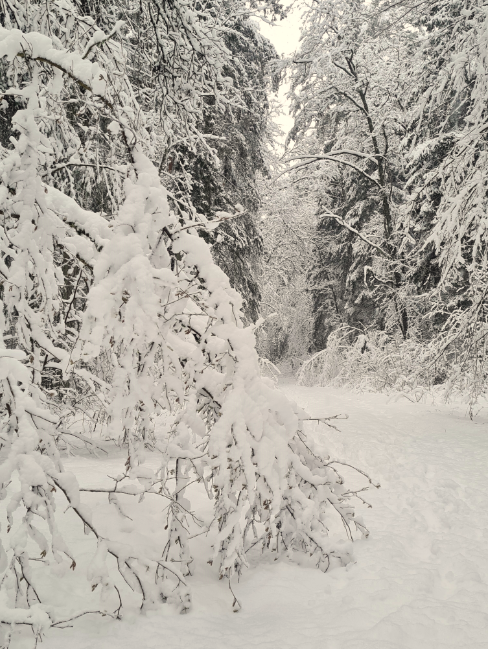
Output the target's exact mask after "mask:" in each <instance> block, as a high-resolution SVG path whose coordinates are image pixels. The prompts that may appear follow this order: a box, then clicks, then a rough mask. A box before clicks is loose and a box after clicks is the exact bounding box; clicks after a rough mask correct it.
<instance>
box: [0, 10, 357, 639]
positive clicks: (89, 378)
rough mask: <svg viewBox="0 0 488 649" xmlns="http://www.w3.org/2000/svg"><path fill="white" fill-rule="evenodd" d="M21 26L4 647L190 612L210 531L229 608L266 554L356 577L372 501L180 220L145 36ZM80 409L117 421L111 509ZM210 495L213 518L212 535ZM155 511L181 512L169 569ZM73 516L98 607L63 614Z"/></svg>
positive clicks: (191, 223)
mask: <svg viewBox="0 0 488 649" xmlns="http://www.w3.org/2000/svg"><path fill="white" fill-rule="evenodd" d="M0 6H1V8H2V12H3V24H4V25H5V26H4V27H2V28H1V29H0V60H1V82H2V101H3V104H2V106H3V109H4V111H5V113H4V114H5V116H6V119H8V120H9V123H10V127H11V131H12V136H11V137H10V138H9V139H8V141H6V142H4V143H2V148H1V155H0V174H1V178H2V186H1V188H0V215H1V221H2V223H1V229H0V245H1V259H0V275H1V280H2V292H1V306H2V308H1V311H0V316H1V322H2V331H1V333H2V342H1V348H0V380H1V385H2V388H1V404H2V423H1V433H0V452H1V457H2V463H1V465H0V488H1V491H0V493H1V495H2V498H3V499H4V500H3V505H2V510H1V519H0V525H1V529H0V593H1V598H0V622H1V628H2V632H3V633H4V635H5V636H6V639H5V643H6V644H7V645H8V644H9V641H10V639H11V637H12V634H14V633H15V626H16V625H23V626H25V627H27V628H30V629H31V630H32V632H33V634H34V638H35V639H36V640H37V639H38V638H39V637H40V636H41V635H42V633H43V632H45V631H46V629H47V628H49V627H51V626H62V625H63V624H65V623H66V622H67V621H68V620H72V619H75V618H78V617H80V616H81V615H85V614H88V613H101V614H103V615H110V616H113V617H118V616H120V615H121V614H122V612H123V609H124V605H125V602H126V597H127V593H129V594H131V592H132V594H131V595H130V596H131V597H133V593H135V594H136V595H137V596H138V598H139V604H140V606H141V608H148V607H153V606H156V605H158V603H159V602H160V601H169V602H173V603H174V605H175V606H177V608H178V609H179V610H180V611H182V612H183V611H186V610H188V608H189V607H190V605H191V593H190V589H189V576H190V574H191V564H192V561H193V559H192V552H193V550H192V548H193V544H194V543H197V542H198V541H197V540H195V541H194V540H193V538H190V536H192V537H194V538H195V539H198V538H199V536H198V535H199V534H200V535H201V534H203V533H206V532H208V531H210V532H211V534H213V537H212V538H213V540H214V544H213V556H212V558H211V559H210V562H211V563H213V565H214V567H215V570H216V573H217V575H218V576H219V577H220V578H221V579H225V580H228V583H229V587H230V584H231V578H232V576H233V575H235V574H237V575H240V574H241V572H242V570H243V568H244V567H245V566H247V565H248V558H247V557H248V556H249V555H248V553H249V552H250V551H252V549H253V548H256V549H261V550H262V551H270V552H275V553H276V554H277V555H278V554H286V555H287V556H290V557H292V556H293V555H294V554H295V553H296V552H302V553H306V554H307V555H309V556H310V557H312V560H313V561H314V563H315V564H316V565H317V566H318V567H320V568H322V569H324V570H326V569H327V568H328V567H329V565H330V563H331V562H334V561H337V562H341V563H345V562H347V561H348V560H349V556H350V548H349V546H348V545H347V544H342V545H340V544H337V543H336V541H335V538H336V536H335V534H332V532H334V533H335V531H336V524H338V525H339V528H341V529H342V530H343V532H344V534H345V535H346V537H347V539H349V540H352V539H353V536H354V534H355V530H358V531H359V532H360V533H361V534H366V533H367V531H366V528H365V527H364V525H363V523H362V521H361V519H360V518H359V517H357V516H355V514H354V510H353V508H352V507H351V504H350V501H351V499H352V498H354V497H355V495H356V494H355V492H354V490H350V489H347V488H346V487H345V486H344V484H343V479H342V478H341V476H340V475H339V473H338V471H337V462H336V461H334V460H332V459H330V458H327V457H322V456H321V455H320V453H319V452H318V451H317V450H316V449H315V447H314V443H313V441H312V440H311V439H309V438H308V437H307V435H306V433H305V432H304V430H303V426H302V422H303V420H304V419H307V416H306V414H305V413H304V412H302V411H301V410H299V409H298V408H297V407H295V406H294V405H293V404H291V403H289V402H288V401H287V400H286V399H285V397H284V396H283V395H282V394H281V392H279V391H278V390H276V389H275V388H274V387H272V385H271V384H269V383H268V382H267V381H266V380H265V379H263V378H261V376H260V374H259V364H258V357H257V354H256V351H255V348H254V345H255V341H254V335H253V333H252V329H251V328H244V327H243V325H242V322H241V307H242V300H241V298H240V296H239V295H238V294H237V293H236V292H235V291H234V290H233V289H232V288H231V287H230V285H229V281H228V279H227V277H226V276H225V274H224V273H223V272H222V271H221V270H220V269H219V268H218V267H217V266H216V265H215V264H214V262H213V260H212V257H211V254H210V249H209V247H208V245H207V244H206V243H205V241H204V240H203V239H202V238H200V237H199V236H198V233H197V230H198V229H199V228H204V227H206V226H207V223H206V220H205V218H204V217H198V215H195V214H192V220H190V219H189V218H188V219H187V220H185V215H184V214H182V213H181V212H180V213H178V215H176V214H175V213H174V212H173V211H172V210H171V209H170V206H169V203H168V196H167V192H166V190H165V189H164V187H163V186H162V184H161V181H160V176H159V172H158V167H157V166H156V165H155V164H154V163H153V161H152V160H151V156H152V155H153V151H154V148H153V144H154V139H155V138H156V137H157V131H156V129H153V128H152V125H153V124H154V122H153V121H152V120H151V114H150V112H149V113H148V114H146V112H145V109H144V106H143V105H141V104H140V103H139V101H138V92H137V91H136V89H135V88H134V85H133V83H132V81H131V78H130V74H129V72H130V68H131V60H130V51H131V50H130V47H129V45H128V40H129V44H130V31H129V32H127V31H126V27H125V26H124V24H123V23H122V22H121V21H119V20H115V17H113V23H112V24H111V25H110V24H109V25H108V27H107V25H106V24H104V30H105V31H102V30H100V29H99V28H98V27H97V25H96V23H95V22H94V20H93V19H92V18H90V17H87V16H86V15H80V14H79V13H78V10H77V5H76V4H71V3H70V2H66V1H64V2H56V1H54V0H52V1H51V0H48V1H47V2H43V3H42V4H37V3H35V2H31V3H29V2H27V3H26V2H18V3H17V2H15V1H14V0H13V1H12V2H9V3H7V4H4V3H3V2H2V3H1V4H0ZM182 6H183V5H182ZM184 11H185V12H189V13H188V14H187V13H185V16H187V18H188V20H187V23H186V24H187V26H188V28H189V29H194V30H195V39H197V37H198V35H199V34H200V36H201V32H200V31H199V21H200V20H203V19H205V21H206V22H205V27H206V28H208V27H209V25H210V23H209V22H208V21H211V20H216V18H215V16H214V15H211V16H210V17H209V16H203V18H202V15H200V14H198V12H195V13H194V14H192V15H190V14H191V12H192V11H193V10H192V9H191V8H190V6H189V5H184ZM109 17H110V16H109ZM106 18H107V16H106ZM107 20H108V18H107ZM217 27H218V25H215V28H217ZM213 33H217V32H216V31H214V32H213ZM205 47H206V41H205V39H203V40H202V42H201V47H200V50H201V52H202V55H205ZM197 50H198V47H197ZM220 82H222V83H223V80H222V79H220ZM219 87H220V86H219V78H217V77H216V81H215V89H216V91H217V90H218V89H219ZM189 101H190V102H192V101H194V97H190V98H189ZM150 127H151V128H150ZM150 131H151V132H150ZM61 167H62V168H63V170H64V172H65V171H66V170H67V169H68V170H69V173H64V172H63V173H62V174H61V176H58V175H57V173H56V172H57V171H58V170H60V168H61ZM94 170H95V172H96V173H95V175H94V173H93V171H94ZM100 177H103V178H105V192H106V197H108V198H106V201H105V203H104V205H105V209H101V210H100V211H98V212H95V211H92V210H90V209H88V208H87V206H86V204H87V203H88V202H89V201H88V194H89V192H90V191H91V189H92V188H93V187H94V183H95V182H98V181H99V178H100ZM108 206H110V211H108V209H107V207H108ZM76 409H78V412H79V411H80V410H83V412H84V413H85V414H86V415H87V416H90V415H91V414H93V412H94V411H95V409H98V411H103V413H104V417H105V421H107V422H108V423H107V430H108V436H109V437H110V438H113V439H115V440H116V441H117V442H118V443H119V444H120V445H121V446H122V448H124V449H126V451H127V456H126V460H125V463H124V464H123V466H121V472H120V473H119V474H118V475H117V476H116V477H113V478H112V481H113V484H112V486H111V487H110V488H90V487H88V486H84V485H83V484H81V485H80V483H81V482H82V480H83V475H74V474H73V473H71V472H69V471H67V470H65V468H64V462H63V459H62V457H61V455H62V449H63V448H65V447H66V446H68V448H69V447H70V440H71V439H72V438H73V437H74V438H77V439H78V440H82V441H83V442H85V443H86V444H88V445H90V444H92V445H93V444H94V441H93V438H88V437H86V436H85V435H84V434H83V432H82V431H81V432H80V431H78V430H77V429H76V426H75V425H74V420H73V417H72V415H73V411H74V410H75V411H76ZM161 421H163V422H164V425H161ZM148 453H150V455H151V461H150V462H148V463H147V464H145V463H144V462H145V456H146V455H147V454H148ZM198 491H202V492H203V494H206V495H207V496H208V498H210V499H211V501H212V507H213V514H212V518H211V519H210V520H209V519H208V516H206V515H205V512H204V511H200V509H199V507H200V506H198V507H197V506H196V505H195V503H197V504H198V503H201V499H200V498H199V497H196V496H195V493H196V492H198ZM86 492H92V496H93V494H99V497H100V498H102V497H103V498H108V502H109V505H110V507H111V508H113V511H114V513H115V515H116V516H120V517H121V519H124V520H125V519H127V518H128V517H127V515H126V514H125V513H124V506H123V505H122V499H123V497H124V498H127V499H134V498H136V499H137V501H138V502H139V503H141V504H140V505H137V507H136V509H137V510H138V514H137V523H135V522H132V524H131V525H130V526H129V527H128V528H127V529H126V530H125V532H124V534H123V535H121V534H119V533H118V532H117V529H116V528H114V527H113V526H111V525H108V524H106V522H104V521H103V520H102V519H101V518H100V517H97V513H96V511H94V510H93V507H90V505H89V504H88V503H89V502H92V501H89V500H88V499H87V496H88V494H87V493H86ZM149 498H153V499H161V500H162V501H164V514H160V525H159V526H158V528H157V534H156V536H157V549H156V550H155V549H154V544H152V545H151V543H149V537H150V536H151V537H153V536H154V531H153V527H152V522H151V521H150V518H151V517H149V518H145V516H146V514H145V510H144V509H143V507H144V506H143V504H142V501H143V500H144V499H149ZM124 502H125V501H124ZM66 516H70V517H71V519H70V520H71V521H73V520H74V521H76V522H75V523H73V525H75V529H77V530H78V531H79V534H80V537H81V536H82V534H83V532H84V533H86V534H87V535H88V536H89V538H90V539H92V541H93V543H92V545H91V551H92V554H93V557H92V560H91V562H90V563H89V565H88V568H87V573H86V574H87V577H88V580H89V583H90V584H91V590H92V591H93V595H92V597H93V598H97V601H95V603H92V604H91V605H88V606H87V607H85V605H83V606H81V605H79V604H78V602H77V601H75V599H73V601H64V602H62V603H60V602H59V601H56V598H55V593H56V583H57V582H56V580H60V579H61V578H62V577H61V575H62V574H63V570H62V568H63V566H65V567H69V568H71V569H72V570H79V569H80V568H79V567H78V568H77V555H76V542H72V543H71V544H70V543H68V542H67V541H66V540H65V536H66V535H65V534H64V530H65V529H66V523H65V517H66ZM134 520H135V519H134ZM151 520H152V519H151ZM124 529H125V528H124ZM127 530H128V531H127ZM191 530H195V533H190V531H191ZM69 536H70V538H71V539H73V538H76V535H75V534H73V532H72V530H71V528H70V535H69ZM72 546H73V547H72ZM98 586H100V588H99V589H98V590H97V592H96V593H95V592H94V591H95V590H96V589H97V587H98ZM97 593H100V596H98V594H97ZM238 607H239V603H238V602H237V600H236V599H235V598H234V608H236V609H237V608H238Z"/></svg>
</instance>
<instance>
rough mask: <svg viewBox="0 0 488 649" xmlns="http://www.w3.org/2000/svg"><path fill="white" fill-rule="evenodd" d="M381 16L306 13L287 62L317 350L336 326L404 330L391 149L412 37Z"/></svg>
mask: <svg viewBox="0 0 488 649" xmlns="http://www.w3.org/2000/svg"><path fill="white" fill-rule="evenodd" d="M382 9H383V3H380V2H373V3H364V2H361V1H357V2H343V3H341V2H339V3H337V2H328V1H327V0H322V1H320V2H317V3H313V4H311V5H310V6H309V7H307V10H306V12H305V14H304V21H303V35H302V40H301V45H300V49H299V51H298V52H296V54H295V55H294V57H293V59H292V60H291V61H290V65H291V66H292V93H291V99H292V108H293V111H294V113H295V125H294V128H293V129H292V131H291V133H290V135H289V140H290V141H295V146H294V147H293V149H291V151H290V153H289V156H288V157H289V160H290V161H291V162H293V163H294V164H293V165H292V166H291V167H290V173H292V174H294V182H299V181H300V179H301V182H302V183H303V184H304V185H306V186H308V187H310V188H311V189H312V191H315V193H316V200H317V205H318V208H317V211H318V214H319V219H318V229H317V247H316V254H315V260H314V266H313V268H312V269H311V281H312V283H313V288H312V290H314V298H313V299H314V312H315V313H316V322H315V325H314V331H315V333H314V339H315V344H316V345H317V347H319V348H320V347H321V346H323V344H324V342H325V340H326V337H327V335H328V333H329V332H330V330H331V329H332V328H334V326H337V324H338V322H339V321H342V322H344V323H348V324H351V325H355V326H359V325H360V324H361V323H362V324H363V325H364V324H369V323H373V322H376V323H377V325H378V326H382V327H385V326H387V327H388V328H389V329H390V330H394V329H399V330H400V331H401V334H402V336H403V337H404V338H406V336H407V334H408V329H409V318H408V312H407V308H406V302H405V297H406V289H405V284H406V281H405V262H404V259H403V253H402V250H401V239H400V238H399V230H400V229H401V218H400V217H401V203H402V201H403V190H402V188H403V184H404V174H403V163H402V155H401V149H400V141H401V138H402V136H403V134H404V131H405V123H406V115H405V106H404V93H405V89H406V87H407V85H408V82H409V74H410V70H409V63H408V62H409V58H410V56H411V52H412V48H413V45H414V43H415V34H414V33H412V32H409V31H408V30H406V29H405V28H404V26H403V24H402V23H401V22H400V23H398V20H397V19H399V15H400V14H401V7H398V6H397V7H396V9H392V12H393V14H394V15H393V16H392V15H391V14H389V13H386V14H385V13H384V12H383V11H382ZM395 12H397V13H395ZM328 314H329V316H330V317H329V316H328Z"/></svg>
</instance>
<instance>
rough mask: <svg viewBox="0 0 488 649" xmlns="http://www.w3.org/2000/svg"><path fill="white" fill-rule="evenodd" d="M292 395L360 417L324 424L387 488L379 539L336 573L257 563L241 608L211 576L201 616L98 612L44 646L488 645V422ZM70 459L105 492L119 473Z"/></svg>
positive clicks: (321, 409) (374, 515) (452, 412)
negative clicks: (106, 479) (118, 616)
mask: <svg viewBox="0 0 488 649" xmlns="http://www.w3.org/2000/svg"><path fill="white" fill-rule="evenodd" d="M284 389H285V391H286V392H287V394H289V396H290V397H292V398H294V399H295V400H296V401H298V402H299V403H300V405H302V406H304V407H305V408H306V409H307V410H308V412H309V413H310V414H311V415H312V416H318V417H320V416H328V415H333V414H336V413H347V414H348V415H349V419H348V420H347V421H341V422H339V427H340V429H341V432H337V431H335V430H333V429H327V430H324V429H323V426H322V427H321V435H323V436H324V441H325V442H326V445H327V447H328V449H329V452H330V453H331V454H332V455H334V456H335V457H337V458H342V459H345V460H347V461H350V462H352V463H353V464H355V465H356V466H358V467H361V468H363V469H364V470H366V471H368V472H369V473H370V474H371V475H372V477H374V479H375V480H377V481H379V482H380V483H381V489H379V490H374V491H370V492H367V494H366V496H365V497H366V499H367V500H369V502H371V504H372V505H373V509H366V508H365V507H364V506H361V507H360V509H361V514H362V515H363V516H364V518H365V521H366V523H367V525H368V527H369V529H370V532H371V536H370V538H369V539H368V540H366V541H361V542H358V543H356V544H355V546H354V548H355V563H353V564H350V565H349V566H348V567H347V568H337V569H334V570H332V571H331V572H330V573H327V574H323V573H321V572H319V571H318V570H313V569H310V568H303V567H299V566H294V565H290V564H288V563H286V562H283V563H282V562H277V563H272V562H266V563H264V564H261V565H259V566H257V567H254V568H252V569H251V570H249V571H247V572H246V574H245V576H244V577H243V579H242V580H241V582H240V584H237V585H236V587H235V591H236V595H237V596H238V598H239V599H240V601H241V603H242V606H243V608H242V610H241V611H240V612H239V613H237V614H236V613H233V612H232V610H231V603H232V598H231V596H230V593H229V591H228V589H227V588H226V587H225V584H223V583H222V582H218V581H216V580H215V579H214V577H213V576H212V573H211V569H210V567H208V570H207V571H205V569H203V568H201V569H200V572H197V574H195V576H194V577H193V578H192V580H191V581H192V591H193V610H192V611H191V612H190V613H189V614H188V615H186V616H179V615H176V614H175V613H174V612H173V611H172V610H171V609H170V607H168V606H162V607H161V610H160V611H156V612H150V613H148V614H147V615H145V616H136V615H133V616H131V615H129V617H128V618H126V619H124V620H123V621H121V622H115V621H111V620H108V619H106V618H97V617H95V616H90V619H89V618H84V619H82V620H80V621H78V622H76V623H75V626H74V627H73V628H70V629H64V630H51V631H50V632H49V634H48V637H47V638H46V639H45V641H44V643H43V647H44V649H65V648H66V647H69V648H70V649H82V648H88V647H94V648H96V649H106V648H108V647H110V648H111V647H114V648H116V649H129V648H130V649H134V648H136V649H139V648H140V649H150V648H152V647H158V649H159V648H164V649H233V648H234V647H235V648H237V647H239V648H242V649H288V648H290V649H291V648H293V649H438V648H439V649H441V648H447V647H452V648H456V649H477V648H488V507H487V503H488V470H487V469H488V420H487V419H486V418H485V419H483V418H479V419H478V420H477V421H476V422H471V421H469V419H467V418H466V417H465V415H464V412H463V409H462V408H459V409H455V408H452V407H448V406H427V405H420V404H413V403H409V402H408V401H405V400H403V401H401V402H388V399H387V397H386V396H384V395H370V394H367V395H357V394H352V393H350V392H347V391H344V390H336V389H328V388H303V387H296V386H293V385H285V386H284ZM71 462H73V468H76V470H77V472H78V471H79V470H80V469H81V468H83V470H84V472H85V475H86V478H87V480H88V481H91V483H92V484H93V482H94V481H97V480H102V477H101V476H102V474H103V473H107V472H108V468H107V465H106V466H105V467H104V468H102V467H101V466H100V464H101V463H100V462H98V463H97V462H95V461H93V460H89V459H83V460H80V459H77V460H72V461H71ZM112 462H114V471H115V460H110V461H109V464H110V463H112ZM119 462H120V461H117V463H119ZM75 464H76V465H77V466H76V467H75V466H74V465H75ZM109 468H110V467H109ZM97 476H98V477H97ZM204 565H206V564H204Z"/></svg>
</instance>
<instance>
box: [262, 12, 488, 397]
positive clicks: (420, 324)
mask: <svg viewBox="0 0 488 649" xmlns="http://www.w3.org/2000/svg"><path fill="white" fill-rule="evenodd" d="M303 21H304V22H303V32H302V33H303V35H302V40H301V44H300V48H299V50H298V51H297V52H296V53H295V55H294V56H293V57H292V58H291V59H290V60H288V61H279V62H278V63H276V64H275V70H277V71H280V73H281V74H283V73H286V74H287V75H288V77H289V79H290V82H291V91H290V100H291V106H292V111H293V114H294V116H295V125H294V128H293V129H292V131H291V132H290V133H289V135H288V140H287V145H288V148H287V152H286V155H285V157H284V159H283V161H282V165H283V169H282V173H281V174H280V177H279V179H278V181H277V184H276V185H275V186H272V187H269V188H268V187H267V188H266V191H265V192H264V194H263V197H264V203H263V211H264V214H265V215H268V214H269V215H271V217H272V218H270V219H267V218H266V219H265V221H264V228H263V232H264V233H265V240H266V244H265V246H266V251H267V253H268V257H269V261H268V258H267V257H266V256H265V263H266V266H267V267H266V272H265V278H266V280H265V285H266V283H267V282H268V281H269V282H270V283H271V287H267V288H266V289H265V290H266V291H267V292H269V293H271V294H279V295H280V298H281V299H279V300H278V301H279V302H280V304H279V305H278V304H277V305H276V306H275V305H271V306H268V305H265V306H264V308H263V313H264V314H265V315H268V316H269V315H271V313H274V312H276V313H278V315H279V317H278V318H272V319H271V320H270V321H269V324H267V325H265V332H264V334H265V335H264V336H263V338H264V340H263V345H264V347H265V348H266V352H265V353H267V355H268V357H269V358H270V359H271V360H273V361H276V360H278V359H280V358H284V357H286V356H287V355H288V356H291V357H293V356H295V357H298V360H300V361H302V362H303V361H305V360H306V359H307V357H310V355H311V354H314V356H313V357H312V359H311V360H309V361H308V362H307V363H306V365H305V366H304V367H303V368H302V370H303V371H302V374H301V378H302V380H304V381H308V382H311V383H316V382H317V381H319V382H322V383H327V382H336V383H339V384H354V385H357V386H362V387H368V388H374V389H396V390H405V391H411V392H412V391H413V392H415V391H419V390H420V392H421V391H422V390H429V389H431V388H433V387H435V386H442V390H443V394H444V395H445V396H449V395H451V394H453V393H454V392H460V393H462V394H464V395H465V396H466V398H467V399H468V401H469V402H470V403H471V404H472V405H473V404H474V403H476V402H477V400H478V399H479V398H480V397H482V396H483V395H484V394H485V392H486V377H487V364H486V334H487V329H486V284H487V279H486V274H485V273H486V263H487V255H486V223H487V221H486V160H485V157H484V156H485V147H486V142H485V141H486V109H485V101H486V88H485V84H486V72H485V70H486V50H485V48H486V46H487V36H486V28H487V22H486V10H485V7H484V6H483V5H482V4H481V3H478V2H451V1H449V2H434V1H432V2H429V1H427V2H422V3H418V4H417V3H409V2H395V3H389V2H371V3H364V2H355V1H352V0H348V1H345V2H337V1H333V2H314V3H310V6H308V5H307V6H306V7H305V8H304V15H303ZM277 193H281V194H282V197H281V199H280V202H277V201H276V200H275V198H274V197H275V195H276V194H277ZM292 204H296V205H297V209H296V210H294V213H293V214H289V213H287V212H286V210H285V211H283V210H282V208H281V206H282V205H287V206H291V205H292ZM285 221H286V222H287V224H286V225H285ZM288 224H290V225H288ZM277 241H278V242H281V241H283V242H284V245H285V246H291V247H292V248H293V250H294V251H295V253H297V255H295V256H294V255H293V254H291V255H290V254H288V252H287V251H286V248H285V247H283V246H279V247H278V252H276V251H275V249H274V246H275V245H276V242H277ZM299 247H301V250H300V252H299ZM280 254H281V257H280ZM296 257H298V259H297V258H296ZM310 259H311V261H310ZM297 262H298V266H299V273H298V274H297V270H296V269H297ZM298 277H299V278H300V279H298ZM298 285H300V287H301V288H300V289H299V290H298V291H297V286H298ZM304 291H305V292H306V293H304ZM281 294H283V297H281ZM291 312H293V315H292V316H290V313H291ZM296 331H298V332H300V333H301V338H297V335H296V334H295V333H294V332H296ZM323 350H325V351H323Z"/></svg>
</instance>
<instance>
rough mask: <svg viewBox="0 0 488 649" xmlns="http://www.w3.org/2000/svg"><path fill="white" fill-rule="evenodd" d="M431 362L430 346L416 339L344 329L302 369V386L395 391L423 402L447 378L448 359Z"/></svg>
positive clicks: (300, 374)
mask: <svg viewBox="0 0 488 649" xmlns="http://www.w3.org/2000/svg"><path fill="white" fill-rule="evenodd" d="M428 361H429V350H428V348H427V346H426V345H425V344H422V343H420V342H418V341H416V340H414V339H413V338H409V339H407V340H403V339H402V338H401V337H400V336H396V337H395V336H388V335H387V334H386V333H385V332H383V331H374V330H373V331H367V332H366V333H359V332H358V331H357V330H355V329H352V328H351V327H341V328H340V329H337V330H336V331H334V332H333V333H332V334H331V335H330V336H329V339H328V342H327V347H326V349H324V350H322V351H320V352H318V353H316V354H314V356H312V357H311V358H310V359H308V360H307V361H306V362H305V363H304V364H303V365H302V367H301V368H300V371H299V382H300V383H302V384H304V385H337V386H346V385H347V386H351V387H355V388H358V389H360V390H373V391H389V390H392V391H399V392H405V393H409V394H414V395H415V397H416V398H420V397H421V396H422V395H423V394H424V392H425V391H426V390H429V389H431V388H432V387H433V386H435V385H438V384H439V383H443V382H444V380H445V378H446V376H447V374H446V370H447V364H448V362H447V358H446V357H445V356H441V357H439V358H438V359H437V360H436V361H435V362H432V363H429V362H428Z"/></svg>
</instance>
